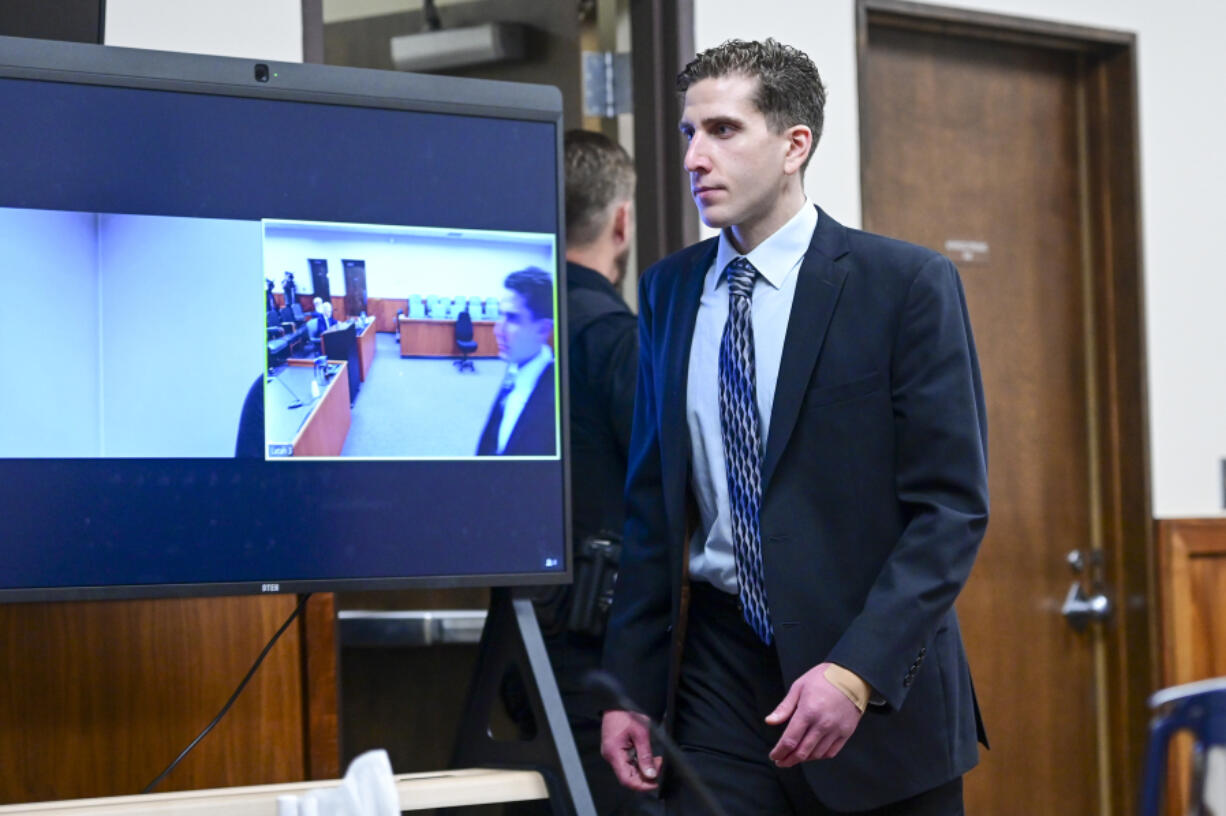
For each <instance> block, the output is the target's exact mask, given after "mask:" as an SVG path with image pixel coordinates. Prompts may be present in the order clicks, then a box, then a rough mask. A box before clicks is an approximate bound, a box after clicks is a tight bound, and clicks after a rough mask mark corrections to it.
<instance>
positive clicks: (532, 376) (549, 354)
mask: <svg viewBox="0 0 1226 816" xmlns="http://www.w3.org/2000/svg"><path fill="white" fill-rule="evenodd" d="M552 362H553V349H551V348H550V347H549V346H547V345H543V346H541V350H540V351H538V352H537V353H536V356H535V357H533V358H532V359H530V360H528V362H526V363H523V364H521V365H518V366H517V365H516V364H514V363H512V364H511V365H509V366H507V377H508V378H509V377H514V378H515V385H514V386H513V387H512V388H511V393H509V394H507V401H506V402H505V403H503V408H502V424H500V425H499V426H498V452H499V453H502V452H503V451H504V450H506V447H507V442H508V440H510V438H511V432H512V431H514V430H515V423H516V422H519V415H520V414H522V413H523V412H524V406H525V405H527V404H528V398H529V397H531V396H532V392H533V391H534V390H535V389H536V381H537V380H539V379H540V378H541V373H542V372H543V371H544V370H545V366H547V365H549V364H550V363H552Z"/></svg>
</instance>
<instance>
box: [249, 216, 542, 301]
mask: <svg viewBox="0 0 1226 816" xmlns="http://www.w3.org/2000/svg"><path fill="white" fill-rule="evenodd" d="M266 236H267V237H266V240H265V243H264V264H265V277H268V278H271V279H272V280H273V282H274V285H275V291H278V292H279V291H281V279H282V278H284V277H285V272H286V270H289V271H290V272H293V273H294V282H295V283H296V284H297V285H298V291H299V292H300V293H302V294H306V293H308V292H311V291H312V289H313V286H312V283H311V268H310V265H309V264H308V263H307V259H308V258H326V259H327V261H328V284H329V288H330V290H331V293H332V294H333V295H340V294H343V293H344V292H345V281H344V275H345V273H344V268H343V267H342V265H341V259H343V258H348V259H351V260H362V261H366V294H367V296H368V297H383V298H407V297H408V296H409V295H410V294H418V295H422V296H423V297H425V296H428V295H443V296H455V295H466V296H469V297H472V296H474V295H476V296H480V297H502V292H503V288H502V281H503V279H504V278H506V276H507V275H508V274H509V273H511V272H514V271H515V270H516V269H523V268H524V267H525V266H538V267H540V268H542V269H544V270H546V271H552V268H553V242H552V238H551V236H542V240H541V241H539V242H525V241H493V240H488V241H487V240H480V239H476V238H462V239H456V238H433V237H421V236H406V235H404V234H403V233H401V234H393V233H388V234H379V233H369V232H361V233H343V232H335V231H331V230H312V229H309V228H303V229H292V228H275V229H274V228H273V227H269V229H268V231H267V233H266Z"/></svg>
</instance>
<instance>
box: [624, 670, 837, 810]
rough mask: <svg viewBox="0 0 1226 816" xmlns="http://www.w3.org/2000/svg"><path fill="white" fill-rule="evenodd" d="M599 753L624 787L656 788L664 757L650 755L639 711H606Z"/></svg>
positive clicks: (645, 730)
mask: <svg viewBox="0 0 1226 816" xmlns="http://www.w3.org/2000/svg"><path fill="white" fill-rule="evenodd" d="M835 693H836V694H837V693H838V692H835ZM600 755H601V756H602V757H604V758H605V761H606V762H608V763H609V765H611V766H612V767H613V774H614V775H615V776H616V777H617V781H618V782H620V783H622V785H624V786H625V787H627V788H630V789H631V790H636V791H650V790H655V789H656V786H657V784H656V777H658V776H659V775H660V766H661V765H662V764H663V762H664V759H663V758H662V757H655V756H652V755H651V734H650V733H649V732H648V730H647V718H646V717H644V716H643V715H642V714H635V713H633V712H630V711H606V712H605V713H604V719H603V720H602V721H601V724H600Z"/></svg>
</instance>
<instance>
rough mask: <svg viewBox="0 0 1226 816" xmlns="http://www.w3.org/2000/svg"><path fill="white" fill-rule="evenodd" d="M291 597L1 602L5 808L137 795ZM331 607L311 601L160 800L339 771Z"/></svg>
mask: <svg viewBox="0 0 1226 816" xmlns="http://www.w3.org/2000/svg"><path fill="white" fill-rule="evenodd" d="M297 601H298V599H297V597H296V596H293V595H278V596H274V597H233V598H184V599H167V600H143V601H91V602H72V603H35V604H10V605H0V769H3V770H2V772H0V803H2V804H7V803H18V802H36V801H46V800H52V799H73V798H83V797H96V796H115V795H122V794H133V793H138V792H140V790H141V789H142V788H143V787H144V786H145V785H147V784H148V783H149V782H150V781H151V780H153V778H154V777H155V776H157V774H158V773H159V772H160V771H161V770H162V769H163V768H164V767H165V766H166V765H167V764H168V763H169V762H170V761H171V760H172V759H174V758H175V756H177V755H178V753H179V752H180V751H181V750H183V748H185V747H186V746H187V744H188V743H189V742H190V741H191V740H192V739H193V738H194V737H195V736H196V735H197V734H198V733H199V732H200V730H201V729H202V728H204V726H205V725H207V724H208V723H209V721H210V720H211V719H212V718H213V717H214V716H215V715H216V714H217V712H218V711H219V710H220V709H221V707H222V705H223V704H224V703H225V702H226V700H227V699H228V698H229V696H230V695H231V694H232V693H233V691H234V689H235V688H236V687H237V686H238V683H239V681H240V680H242V678H243V676H244V675H245V674H246V672H247V670H248V669H249V668H250V667H251V664H252V663H253V662H254V661H255V658H256V656H257V655H259V653H260V650H261V649H262V648H263V647H264V644H265V643H267V641H268V639H269V638H270V637H271V636H272V634H273V633H274V632H276V631H277V629H278V628H279V627H280V626H281V624H282V623H283V622H284V621H285V619H286V618H287V617H288V616H289V614H290V613H291V612H292V611H293V609H294V606H295V604H296V603H297ZM334 617H335V614H334V602H333V596H332V595H330V594H321V595H316V596H314V597H312V598H311V600H310V602H309V603H308V604H307V607H306V609H305V610H304V614H303V616H302V617H301V618H300V622H299V623H298V625H296V626H291V627H290V628H289V629H287V630H286V631H285V634H283V635H282V636H281V639H280V640H279V641H278V642H277V644H276V646H274V647H273V649H272V650H271V651H270V652H269V653H268V656H267V657H266V658H265V660H264V663H263V665H262V666H261V667H260V669H259V671H257V672H256V674H255V676H254V677H253V678H252V680H251V682H250V683H249V684H248V686H247V688H246V689H245V690H244V691H243V693H242V695H241V696H240V697H239V698H238V700H237V701H236V702H235V704H234V706H233V708H231V709H230V711H229V713H228V714H227V715H226V717H225V718H224V719H223V720H222V721H221V722H220V723H219V724H218V725H217V727H216V728H214V729H213V731H212V733H210V734H209V735H208V736H206V737H205V738H204V739H203V740H202V741H201V742H200V743H199V744H198V745H197V746H196V748H195V750H194V751H193V752H192V753H191V754H189V755H188V756H187V757H186V758H185V759H184V760H183V762H182V763H181V764H180V765H179V767H178V768H176V769H175V770H174V771H173V772H172V773H171V774H170V775H169V776H168V777H167V778H166V779H165V780H163V782H162V784H161V785H159V787H158V790H159V791H173V790H188V789H198V788H215V787H228V786H234V785H253V784H263V783H273V782H298V781H304V780H308V779H328V778H334V777H337V776H339V775H340V767H339V765H340V758H339V749H338V740H339V736H338V731H339V729H338V723H337V699H336V698H337V695H336V677H337V668H336V640H335V630H334V625H333V619H334Z"/></svg>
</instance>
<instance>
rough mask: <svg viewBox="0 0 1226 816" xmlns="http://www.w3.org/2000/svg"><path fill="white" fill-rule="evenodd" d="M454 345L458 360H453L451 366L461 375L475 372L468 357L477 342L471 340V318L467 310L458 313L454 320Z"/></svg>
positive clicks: (475, 347)
mask: <svg viewBox="0 0 1226 816" xmlns="http://www.w3.org/2000/svg"><path fill="white" fill-rule="evenodd" d="M455 345H456V348H458V349H459V350H460V359H458V360H453V361H452V365H454V366H455V367H456V368H457V369H459V371H460V373H461V374H463V373H464V372H465V371H471V372H473V373H474V374H475V373H476V372H477V367H476V366H475V365H473V361H472V360H470V359H468V355H470V354H472V353H473V352H474V351H476V350H477V341H476V340H474V339H473V318H472V315H470V314H469V313H468V311H467V310H465V311H463V312H460V313H459V314H458V315H457V316H456V319H455Z"/></svg>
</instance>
